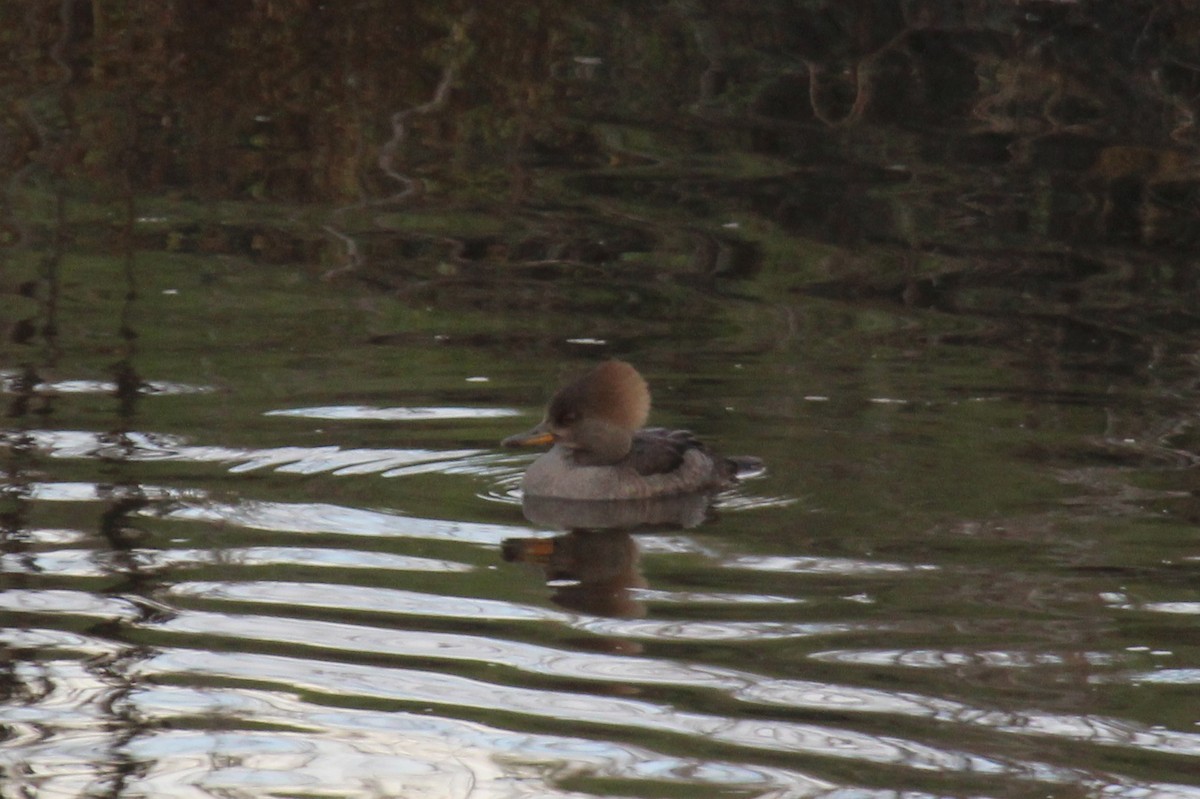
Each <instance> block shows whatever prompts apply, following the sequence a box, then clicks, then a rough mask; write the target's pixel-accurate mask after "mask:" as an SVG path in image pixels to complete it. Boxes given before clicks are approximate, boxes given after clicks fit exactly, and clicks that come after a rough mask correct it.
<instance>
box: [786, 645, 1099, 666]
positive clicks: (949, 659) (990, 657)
mask: <svg viewBox="0 0 1200 799" xmlns="http://www.w3.org/2000/svg"><path fill="white" fill-rule="evenodd" d="M808 657H809V658H811V659H812V660H820V661H825V662H828V663H846V664H852V665H856V666H899V667H904V668H914V669H944V668H960V667H962V666H982V667H987V668H1001V669H1024V668H1033V667H1040V666H1067V665H1076V664H1078V663H1080V662H1084V663H1087V664H1089V665H1092V666H1110V665H1113V664H1115V663H1116V662H1117V658H1115V657H1114V656H1112V655H1109V654H1106V653H1104V652H1080V653H1072V654H1071V655H1070V656H1069V657H1068V656H1065V655H1059V654H1055V653H1047V652H1018V651H999V650H995V651H978V652H952V651H946V650H937V649H867V650H830V651H828V652H814V653H812V654H810V655H809V656H808Z"/></svg>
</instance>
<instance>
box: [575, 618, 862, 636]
mask: <svg viewBox="0 0 1200 799" xmlns="http://www.w3.org/2000/svg"><path fill="white" fill-rule="evenodd" d="M575 626H577V627H578V628H580V629H582V630H587V631H588V632H591V633H594V634H596V635H603V636H611V637H619V638H638V639H654V640H662V641H775V640H780V639H786V638H813V637H817V636H828V635H843V634H846V633H862V632H875V631H878V630H879V627H878V626H874V625H866V624H850V623H842V622H824V623H808V624H802V623H790V622H770V621H762V622H720V621H668V620H657V619H604V618H595V619H586V620H582V621H580V622H578V623H577V624H576V625H575Z"/></svg>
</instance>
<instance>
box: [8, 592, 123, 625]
mask: <svg viewBox="0 0 1200 799" xmlns="http://www.w3.org/2000/svg"><path fill="white" fill-rule="evenodd" d="M0 610H12V611H19V612H22V613H51V614H70V615H79V616H90V617H95V618H103V619H134V618H137V617H138V616H139V615H140V614H139V612H138V610H137V608H136V607H135V606H134V605H133V604H132V603H130V602H129V601H127V600H125V599H121V598H119V597H109V596H103V595H98V594H89V593H86V592H84V591H67V590H64V589H52V590H45V591H41V590H37V589H31V588H14V589H9V590H7V591H0Z"/></svg>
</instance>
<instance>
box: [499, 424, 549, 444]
mask: <svg viewBox="0 0 1200 799" xmlns="http://www.w3.org/2000/svg"><path fill="white" fill-rule="evenodd" d="M553 443H554V434H553V433H551V432H550V431H549V430H546V429H545V428H543V427H542V426H541V425H538V426H537V427H535V428H533V429H532V430H528V431H526V432H524V433H517V434H516V435H515V436H509V437H508V438H506V439H504V440H503V441H501V442H500V445H501V446H504V447H544V446H547V445H549V444H553Z"/></svg>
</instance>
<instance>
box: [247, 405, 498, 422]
mask: <svg viewBox="0 0 1200 799" xmlns="http://www.w3.org/2000/svg"><path fill="white" fill-rule="evenodd" d="M263 415H264V416H291V417H297V418H301V419H338V420H343V419H344V420H364V421H386V422H409V421H416V422H429V421H440V420H443V419H497V418H502V417H506V416H520V415H521V412H520V411H517V410H513V409H511V408H466V407H461V408H455V407H428V408H403V407H402V408H375V407H372V406H370V405H324V406H320V407H315V408H285V409H281V410H276V411H267V412H266V413H264V414H263Z"/></svg>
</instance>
